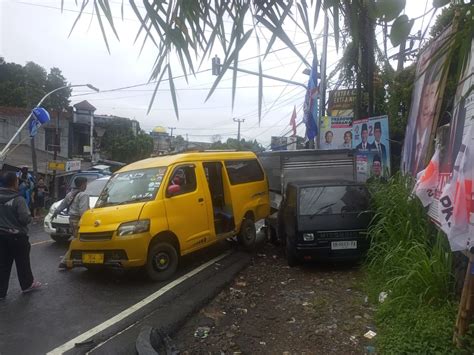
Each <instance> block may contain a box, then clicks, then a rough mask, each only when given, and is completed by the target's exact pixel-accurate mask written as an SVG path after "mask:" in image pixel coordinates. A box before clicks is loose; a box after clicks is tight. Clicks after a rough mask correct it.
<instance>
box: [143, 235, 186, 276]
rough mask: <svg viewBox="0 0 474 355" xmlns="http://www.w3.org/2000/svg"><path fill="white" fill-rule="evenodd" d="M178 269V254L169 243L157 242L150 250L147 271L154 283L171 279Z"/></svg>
mask: <svg viewBox="0 0 474 355" xmlns="http://www.w3.org/2000/svg"><path fill="white" fill-rule="evenodd" d="M177 268H178V252H177V251H176V248H175V247H174V246H173V245H171V244H170V243H167V242H156V243H153V244H152V245H151V246H150V249H149V250H148V258H147V261H146V265H145V270H146V273H147V275H148V278H150V280H152V281H164V280H167V279H169V278H170V277H171V276H172V275H173V274H174V273H175V271H176V269H177Z"/></svg>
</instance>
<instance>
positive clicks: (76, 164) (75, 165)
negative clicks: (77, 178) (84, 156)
mask: <svg viewBox="0 0 474 355" xmlns="http://www.w3.org/2000/svg"><path fill="white" fill-rule="evenodd" d="M77 170H81V161H80V160H68V161H67V162H66V171H77Z"/></svg>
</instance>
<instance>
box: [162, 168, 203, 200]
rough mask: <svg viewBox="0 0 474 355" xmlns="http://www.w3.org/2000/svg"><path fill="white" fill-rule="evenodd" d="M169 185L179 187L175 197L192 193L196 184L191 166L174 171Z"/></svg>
mask: <svg viewBox="0 0 474 355" xmlns="http://www.w3.org/2000/svg"><path fill="white" fill-rule="evenodd" d="M170 185H179V186H180V187H181V190H180V192H179V193H178V194H177V195H182V194H186V193H189V192H193V191H195V190H196V188H197V183H196V172H195V168H194V166H193V165H184V166H183V165H182V166H178V167H176V168H175V169H174V171H173V173H172V174H171V178H170V181H169V183H168V186H170Z"/></svg>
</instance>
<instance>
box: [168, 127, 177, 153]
mask: <svg viewBox="0 0 474 355" xmlns="http://www.w3.org/2000/svg"><path fill="white" fill-rule="evenodd" d="M168 129H169V130H170V131H171V135H170V144H169V145H168V149H169V150H170V151H171V141H172V140H173V131H174V130H175V129H176V127H168Z"/></svg>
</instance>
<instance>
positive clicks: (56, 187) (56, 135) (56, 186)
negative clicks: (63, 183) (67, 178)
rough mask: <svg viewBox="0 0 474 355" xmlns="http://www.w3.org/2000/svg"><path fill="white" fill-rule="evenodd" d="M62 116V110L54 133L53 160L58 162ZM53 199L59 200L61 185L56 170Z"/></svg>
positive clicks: (59, 112)
mask: <svg viewBox="0 0 474 355" xmlns="http://www.w3.org/2000/svg"><path fill="white" fill-rule="evenodd" d="M60 114H61V110H58V112H57V115H56V129H55V132H54V155H53V160H54V161H56V159H57V158H58V150H59V149H60V148H59V147H60V146H61V143H60V138H59V116H60ZM53 186H54V187H53V188H54V190H53V197H54V199H55V200H57V199H58V198H59V196H58V195H59V184H58V181H57V178H56V169H54V170H53Z"/></svg>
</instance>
